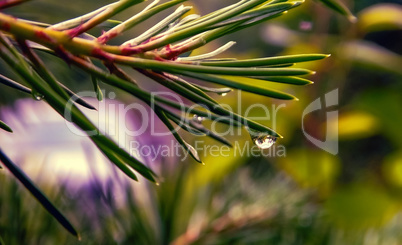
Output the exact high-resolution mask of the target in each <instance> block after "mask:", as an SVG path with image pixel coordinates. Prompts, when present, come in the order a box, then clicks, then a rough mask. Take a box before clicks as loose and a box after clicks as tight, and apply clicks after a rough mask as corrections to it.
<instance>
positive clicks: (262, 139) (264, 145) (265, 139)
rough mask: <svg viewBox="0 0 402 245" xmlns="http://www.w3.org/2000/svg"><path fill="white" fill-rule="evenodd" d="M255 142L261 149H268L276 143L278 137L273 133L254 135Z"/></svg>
mask: <svg viewBox="0 0 402 245" xmlns="http://www.w3.org/2000/svg"><path fill="white" fill-rule="evenodd" d="M252 139H253V141H254V144H256V145H257V146H258V148H260V149H268V148H270V147H271V146H272V145H273V144H275V141H276V137H274V136H271V135H258V136H254V137H252Z"/></svg>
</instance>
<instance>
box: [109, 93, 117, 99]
mask: <svg viewBox="0 0 402 245" xmlns="http://www.w3.org/2000/svg"><path fill="white" fill-rule="evenodd" d="M115 98H116V93H115V92H110V93H109V99H111V100H114V99H115Z"/></svg>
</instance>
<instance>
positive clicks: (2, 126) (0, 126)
mask: <svg viewBox="0 0 402 245" xmlns="http://www.w3.org/2000/svg"><path fill="white" fill-rule="evenodd" d="M0 128H1V129H3V130H5V131H7V132H10V133H12V132H13V130H12V129H11V128H10V127H9V126H8V125H7V124H6V123H5V122H3V121H1V120H0Z"/></svg>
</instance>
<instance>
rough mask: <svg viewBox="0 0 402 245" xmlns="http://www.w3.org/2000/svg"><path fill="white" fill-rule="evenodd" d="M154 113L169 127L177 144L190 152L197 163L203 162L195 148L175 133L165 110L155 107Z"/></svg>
mask: <svg viewBox="0 0 402 245" xmlns="http://www.w3.org/2000/svg"><path fill="white" fill-rule="evenodd" d="M154 111H155V113H156V115H157V116H158V117H159V119H161V121H162V122H163V123H164V124H165V125H166V127H167V128H168V129H169V131H170V133H171V134H172V135H173V136H174V137H175V139H176V140H177V142H179V144H180V145H181V146H182V147H183V149H184V150H185V151H186V152H188V153H189V154H190V156H191V157H192V158H193V159H194V160H196V161H197V162H199V163H202V164H204V163H203V162H202V161H201V158H200V156H199V154H198V152H197V150H196V149H195V148H194V147H193V146H192V145H190V144H189V143H187V142H186V141H184V139H183V138H182V137H181V136H180V135H179V134H178V133H177V131H176V129H175V128H174V127H173V125H172V124H171V123H170V121H169V118H168V117H167V116H166V114H165V112H164V111H162V110H160V109H158V108H156V109H155V110H154Z"/></svg>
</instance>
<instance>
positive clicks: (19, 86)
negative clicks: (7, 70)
mask: <svg viewBox="0 0 402 245" xmlns="http://www.w3.org/2000/svg"><path fill="white" fill-rule="evenodd" d="M0 83H2V84H4V85H7V86H9V87H11V88H15V89H17V90H19V91H22V92H24V93H28V94H30V93H31V89H30V88H28V87H25V86H24V85H22V84H20V83H18V82H16V81H14V80H11V79H10V78H8V77H5V76H3V75H1V74H0Z"/></svg>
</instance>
